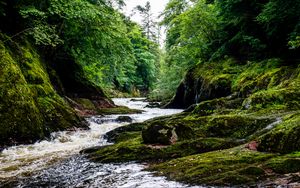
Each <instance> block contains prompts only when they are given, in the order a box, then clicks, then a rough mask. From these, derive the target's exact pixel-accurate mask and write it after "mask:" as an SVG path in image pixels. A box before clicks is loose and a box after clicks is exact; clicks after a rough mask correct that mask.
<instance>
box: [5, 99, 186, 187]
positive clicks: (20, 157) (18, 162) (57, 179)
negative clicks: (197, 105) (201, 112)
mask: <svg viewBox="0 0 300 188" xmlns="http://www.w3.org/2000/svg"><path fill="white" fill-rule="evenodd" d="M114 102H115V103H116V104H117V105H123V106H128V107H129V108H135V109H142V110H144V111H145V112H143V113H142V114H133V115H129V116H130V117H131V118H132V119H133V121H134V122H142V121H145V120H148V119H150V118H154V117H159V116H164V115H171V114H176V113H179V112H181V110H171V109H158V108H152V109H151V108H145V106H146V105H147V103H146V102H143V101H142V100H131V99H114ZM118 116H119V115H110V116H105V117H100V116H99V117H97V116H94V117H92V118H89V119H88V121H89V123H90V130H78V131H76V132H70V131H64V132H57V133H53V134H52V138H51V139H49V140H44V141H41V142H38V143H36V144H32V145H21V146H15V147H10V148H8V149H6V150H3V151H2V152H1V153H0V187H5V186H14V187H146V188H148V187H155V188H159V187H188V185H184V184H181V183H178V182H174V181H168V180H166V179H165V178H164V177H155V176H153V175H152V173H150V172H147V171H143V169H144V168H145V167H146V166H145V165H146V164H138V163H122V164H101V163H94V162H91V161H89V160H87V159H86V158H85V157H84V156H82V155H79V151H80V150H82V149H84V148H88V147H92V146H99V145H107V144H110V143H107V141H106V140H105V139H103V135H104V134H105V133H106V132H108V131H110V130H113V129H115V128H117V127H120V126H124V125H126V123H117V122H115V121H114V120H115V119H116V118H117V117H118Z"/></svg>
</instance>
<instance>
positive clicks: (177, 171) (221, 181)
mask: <svg viewBox="0 0 300 188" xmlns="http://www.w3.org/2000/svg"><path fill="white" fill-rule="evenodd" d="M274 156H275V155H274V154H266V153H259V152H255V151H250V150H246V149H243V148H241V147H236V148H233V149H227V150H222V151H213V152H208V153H203V154H197V155H191V156H187V157H183V158H179V159H174V160H171V161H168V162H165V163H161V164H158V165H153V166H152V167H151V168H150V169H151V170H155V171H158V173H159V174H161V175H166V176H168V177H170V178H172V179H175V180H178V181H184V182H188V183H192V184H208V185H222V186H224V185H227V186H234V185H241V184H243V185H245V184H248V185H249V184H253V183H255V182H257V180H258V179H257V177H261V175H262V174H264V173H263V171H264V170H258V168H259V167H258V165H259V164H261V163H263V162H265V161H267V160H268V159H270V158H272V157H274ZM254 171H255V172H254ZM258 171H259V173H258V174H259V175H258V174H257V172H258ZM261 178H262V177H261Z"/></svg>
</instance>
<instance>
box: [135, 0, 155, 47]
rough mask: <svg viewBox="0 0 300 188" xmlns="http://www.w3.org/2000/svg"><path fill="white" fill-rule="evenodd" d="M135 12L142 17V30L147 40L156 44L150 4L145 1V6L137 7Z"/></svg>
mask: <svg viewBox="0 0 300 188" xmlns="http://www.w3.org/2000/svg"><path fill="white" fill-rule="evenodd" d="M135 10H137V11H138V13H139V14H140V15H141V16H142V18H143V20H142V28H143V31H144V33H145V35H146V37H147V38H148V39H149V40H152V41H156V42H157V30H156V29H157V23H156V22H155V21H154V19H153V14H152V12H151V5H150V2H149V1H147V2H146V4H145V6H141V5H138V6H136V7H135Z"/></svg>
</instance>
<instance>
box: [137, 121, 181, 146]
mask: <svg viewBox="0 0 300 188" xmlns="http://www.w3.org/2000/svg"><path fill="white" fill-rule="evenodd" d="M142 137H143V141H144V143H145V144H163V145H169V144H174V143H175V142H176V141H177V140H178V136H177V134H176V131H175V128H174V127H170V126H167V125H162V124H152V125H150V126H149V127H147V128H146V129H145V130H143V132H142Z"/></svg>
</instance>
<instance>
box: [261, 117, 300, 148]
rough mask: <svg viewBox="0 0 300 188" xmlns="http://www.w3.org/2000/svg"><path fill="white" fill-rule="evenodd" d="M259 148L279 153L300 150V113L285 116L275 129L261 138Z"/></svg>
mask: <svg viewBox="0 0 300 188" xmlns="http://www.w3.org/2000/svg"><path fill="white" fill-rule="evenodd" d="M259 142H260V144H259V148H258V149H259V150H260V151H268V152H278V153H290V152H295V151H300V114H299V113H296V114H293V115H289V116H287V117H285V120H284V121H283V122H282V123H280V124H279V125H277V126H276V127H275V128H274V129H272V130H271V131H269V132H267V133H266V134H264V135H262V136H261V137H260V138H259Z"/></svg>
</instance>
